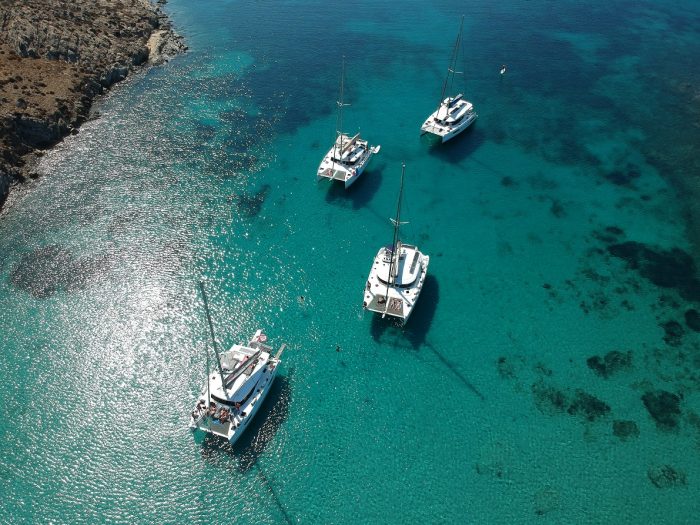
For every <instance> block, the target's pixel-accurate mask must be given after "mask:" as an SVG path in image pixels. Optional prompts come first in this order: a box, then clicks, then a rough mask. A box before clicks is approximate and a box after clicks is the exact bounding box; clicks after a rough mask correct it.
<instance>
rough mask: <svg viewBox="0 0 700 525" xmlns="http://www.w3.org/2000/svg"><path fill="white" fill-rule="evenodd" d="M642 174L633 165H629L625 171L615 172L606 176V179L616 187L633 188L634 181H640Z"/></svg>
mask: <svg viewBox="0 0 700 525" xmlns="http://www.w3.org/2000/svg"><path fill="white" fill-rule="evenodd" d="M640 175H641V173H639V168H637V167H636V166H634V165H633V164H628V165H627V166H626V167H625V168H624V169H618V170H613V171H611V172H609V173H606V174H605V178H606V179H608V180H609V181H610V182H612V183H613V184H615V185H616V186H627V187H630V186H632V181H634V180H635V179H638V178H639V177H640Z"/></svg>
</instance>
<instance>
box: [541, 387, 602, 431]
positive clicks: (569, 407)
mask: <svg viewBox="0 0 700 525" xmlns="http://www.w3.org/2000/svg"><path fill="white" fill-rule="evenodd" d="M531 390H532V394H533V396H534V399H535V405H536V406H537V408H538V409H539V410H540V411H541V412H542V413H544V414H549V415H554V414H561V413H564V411H566V413H567V414H569V415H572V416H583V417H584V418H585V419H586V420H588V421H595V420H596V419H598V418H600V417H603V416H605V415H607V414H608V413H609V412H610V407H609V406H608V404H607V403H605V402H604V401H601V400H600V399H598V398H597V397H595V396H594V395H591V394H589V393H588V392H584V391H583V390H581V389H576V392H575V393H574V395H573V397H572V398H571V401H569V397H568V395H567V393H566V392H565V391H563V390H560V389H558V388H556V387H554V386H552V385H547V384H545V383H544V382H543V381H542V380H540V381H537V382H536V383H534V384H533V385H532V387H531Z"/></svg>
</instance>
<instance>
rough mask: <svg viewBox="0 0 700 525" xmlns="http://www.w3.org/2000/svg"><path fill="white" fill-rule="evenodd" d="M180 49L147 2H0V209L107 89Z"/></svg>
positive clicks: (177, 39)
mask: <svg viewBox="0 0 700 525" xmlns="http://www.w3.org/2000/svg"><path fill="white" fill-rule="evenodd" d="M185 49H186V48H185V46H184V44H183V42H182V39H181V38H180V37H178V36H177V35H176V34H175V33H174V32H173V31H172V28H171V27H170V24H169V22H168V21H167V20H166V18H165V16H164V15H163V13H162V12H161V11H160V9H159V8H158V7H157V6H155V5H153V4H151V3H150V2H149V1H148V0H0V206H2V203H3V202H4V200H5V197H6V196H7V192H8V191H9V188H10V186H11V184H12V183H13V182H17V183H21V182H22V181H23V180H25V178H26V177H28V176H32V162H31V161H32V159H33V158H35V157H36V155H37V154H40V152H41V150H42V149H46V148H49V147H51V146H53V145H54V144H56V143H57V142H59V141H60V140H61V139H62V138H63V137H65V136H66V135H67V134H69V133H71V132H72V131H73V130H75V129H77V128H78V126H80V124H81V123H82V122H84V121H85V120H86V119H87V117H88V113H89V110H90V107H91V105H92V102H93V100H94V98H95V97H96V96H98V95H99V94H100V93H102V92H103V90H104V89H106V88H109V86H111V85H112V84H114V83H115V82H118V81H120V80H123V79H124V78H125V77H126V76H127V75H128V74H129V71H131V70H132V69H133V68H135V67H138V66H141V65H143V64H144V63H150V64H153V63H159V62H161V61H163V60H167V59H168V58H170V56H173V55H174V54H177V53H180V52H182V51H184V50H185Z"/></svg>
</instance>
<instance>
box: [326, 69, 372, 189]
mask: <svg viewBox="0 0 700 525" xmlns="http://www.w3.org/2000/svg"><path fill="white" fill-rule="evenodd" d="M344 86H345V61H343V67H342V72H341V75H340V100H338V115H337V116H336V129H335V134H336V139H335V142H334V144H333V147H331V149H330V150H329V151H328V153H326V156H325V157H323V160H322V161H321V164H320V165H319V167H318V172H317V173H316V180H317V181H319V180H321V179H330V180H337V181H341V182H343V183H344V184H345V188H346V189H347V188H348V187H350V185H351V184H352V183H353V182H355V181H356V180H357V179H358V178H359V177H360V175H362V172H363V171H364V170H365V168H366V167H367V163H369V159H370V158H372V155H373V154H375V153H379V149H380V148H381V146H370V145H369V143H368V142H367V141H366V140H363V139H362V138H361V137H360V134H359V133H357V134H356V135H354V136H352V137H351V136H350V135H347V134H345V133H343V131H342V129H343V107H344V106H347V105H349V104H345V103H344V102H343V96H344Z"/></svg>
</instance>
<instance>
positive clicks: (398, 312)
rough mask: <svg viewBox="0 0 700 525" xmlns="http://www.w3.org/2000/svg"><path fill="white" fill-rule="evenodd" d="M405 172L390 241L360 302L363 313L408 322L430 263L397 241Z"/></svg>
mask: <svg viewBox="0 0 700 525" xmlns="http://www.w3.org/2000/svg"><path fill="white" fill-rule="evenodd" d="M405 172H406V165H405V164H404V165H403V166H402V169H401V187H400V189H399V201H398V205H397V207H396V218H395V219H391V221H392V222H393V224H394V241H393V243H392V245H391V246H385V247H382V248H380V249H379V252H377V255H376V257H375V258H374V262H373V263H372V269H371V270H370V272H369V277H368V278H367V284H366V286H365V294H364V301H363V303H362V306H363V307H364V308H365V309H367V310H371V311H372V312H376V313H380V314H382V317H384V316H386V315H389V316H393V317H398V318H399V319H400V320H401V321H402V322H403V323H405V322H406V321H408V317H409V316H410V315H411V312H413V307H414V306H415V304H416V301H418V296H419V295H420V292H421V290H422V289H423V284H424V283H425V276H426V275H427V274H428V263H429V262H430V257H429V256H428V255H425V254H423V253H422V252H421V251H420V250H419V249H418V247H416V246H413V245H411V244H404V243H402V242H401V240H400V238H399V227H400V226H401V224H402V223H401V200H402V198H403V179H404V174H405ZM403 224H406V223H403Z"/></svg>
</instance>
